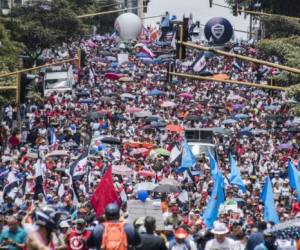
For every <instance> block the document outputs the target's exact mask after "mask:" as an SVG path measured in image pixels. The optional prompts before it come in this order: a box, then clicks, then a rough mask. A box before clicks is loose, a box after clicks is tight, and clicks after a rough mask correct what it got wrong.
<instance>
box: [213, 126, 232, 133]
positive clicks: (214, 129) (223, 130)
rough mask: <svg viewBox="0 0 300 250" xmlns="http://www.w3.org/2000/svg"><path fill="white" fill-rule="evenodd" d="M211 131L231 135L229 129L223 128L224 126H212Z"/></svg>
mask: <svg viewBox="0 0 300 250" xmlns="http://www.w3.org/2000/svg"><path fill="white" fill-rule="evenodd" d="M212 131H213V132H214V133H216V134H224V135H231V130H230V129H225V128H221V127H216V128H212Z"/></svg>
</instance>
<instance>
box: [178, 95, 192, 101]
mask: <svg viewBox="0 0 300 250" xmlns="http://www.w3.org/2000/svg"><path fill="white" fill-rule="evenodd" d="M179 96H180V97H182V98H185V99H189V100H191V99H193V95H192V94H189V93H181V94H179Z"/></svg>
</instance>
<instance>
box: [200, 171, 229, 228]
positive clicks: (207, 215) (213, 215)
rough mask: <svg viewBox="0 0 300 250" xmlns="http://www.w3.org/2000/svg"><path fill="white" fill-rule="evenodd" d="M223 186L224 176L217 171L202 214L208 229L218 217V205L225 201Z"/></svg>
mask: <svg viewBox="0 0 300 250" xmlns="http://www.w3.org/2000/svg"><path fill="white" fill-rule="evenodd" d="M224 187H225V185H224V177H223V175H222V174H221V172H217V174H216V177H215V179H214V187H213V190H212V193H211V196H210V200H209V202H208V204H207V207H206V209H205V211H204V214H203V220H204V224H205V225H206V227H207V228H208V229H211V228H212V227H213V224H214V221H215V220H216V219H217V218H218V212H219V208H220V205H221V204H222V203H223V202H224V201H225V192H224Z"/></svg>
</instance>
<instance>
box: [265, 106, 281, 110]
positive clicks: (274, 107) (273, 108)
mask: <svg viewBox="0 0 300 250" xmlns="http://www.w3.org/2000/svg"><path fill="white" fill-rule="evenodd" d="M277 109H280V106H278V105H269V106H265V110H271V111H273V110H277Z"/></svg>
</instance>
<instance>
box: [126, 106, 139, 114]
mask: <svg viewBox="0 0 300 250" xmlns="http://www.w3.org/2000/svg"><path fill="white" fill-rule="evenodd" d="M141 111H143V110H142V109H140V108H137V107H131V108H128V109H126V112H128V113H138V112H141Z"/></svg>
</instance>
